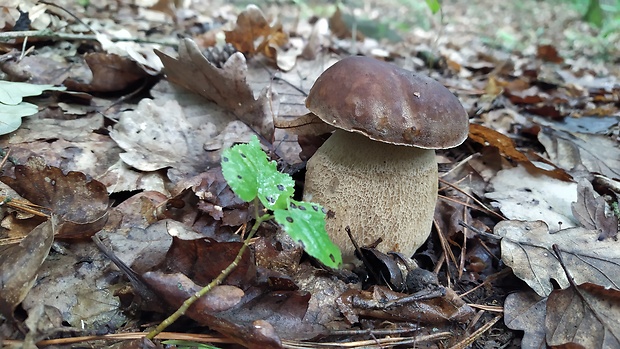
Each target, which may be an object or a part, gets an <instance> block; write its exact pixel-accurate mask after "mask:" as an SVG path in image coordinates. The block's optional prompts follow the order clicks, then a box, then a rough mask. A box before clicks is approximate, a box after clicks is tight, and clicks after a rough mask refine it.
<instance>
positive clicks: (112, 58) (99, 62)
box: [64, 52, 149, 92]
mask: <svg viewBox="0 0 620 349" xmlns="http://www.w3.org/2000/svg"><path fill="white" fill-rule="evenodd" d="M84 60H85V61H86V64H88V67H89V68H90V70H91V72H92V79H91V81H90V82H88V83H87V82H80V81H76V80H73V79H67V80H65V82H64V84H65V86H67V88H68V89H70V90H73V91H84V92H115V91H122V90H124V89H126V88H128V87H130V86H131V85H133V84H135V83H136V82H138V81H139V80H141V79H144V78H146V77H147V76H149V74H147V73H146V72H145V71H144V70H143V69H142V68H140V67H139V66H138V64H137V63H136V62H135V61H133V60H131V59H129V58H127V57H121V56H118V55H115V54H107V53H102V52H96V53H90V54H87V55H86V56H85V57H84Z"/></svg>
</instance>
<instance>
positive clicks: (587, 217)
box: [571, 178, 618, 240]
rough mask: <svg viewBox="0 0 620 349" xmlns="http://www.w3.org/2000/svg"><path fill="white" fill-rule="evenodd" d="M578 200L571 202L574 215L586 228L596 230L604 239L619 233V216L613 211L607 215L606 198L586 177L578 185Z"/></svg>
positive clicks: (600, 237)
mask: <svg viewBox="0 0 620 349" xmlns="http://www.w3.org/2000/svg"><path fill="white" fill-rule="evenodd" d="M577 194H578V197H577V202H574V203H572V204H571V209H572V212H573V216H575V218H577V220H578V221H579V223H581V225H583V227H584V228H586V229H590V230H596V231H597V232H598V233H599V239H601V240H603V239H606V238H610V237H615V236H616V235H618V217H616V216H615V215H614V214H612V213H611V212H610V213H609V215H606V214H605V212H606V206H607V203H606V202H605V198H603V197H602V196H600V195H598V194H597V193H596V192H595V191H594V188H592V184H591V183H590V182H589V181H588V180H587V179H585V178H583V179H581V180H580V181H579V184H578V186H577Z"/></svg>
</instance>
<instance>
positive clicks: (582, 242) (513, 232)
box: [494, 221, 620, 296]
mask: <svg viewBox="0 0 620 349" xmlns="http://www.w3.org/2000/svg"><path fill="white" fill-rule="evenodd" d="M494 233H495V234H496V235H498V236H500V237H502V243H501V244H502V246H501V247H502V260H503V261H504V262H505V263H506V265H507V266H509V267H511V268H512V270H513V272H514V274H515V275H516V276H517V277H518V278H520V279H521V280H523V281H525V282H526V283H527V284H528V285H529V286H530V287H531V288H532V289H533V290H534V291H535V292H536V293H537V294H538V295H540V296H548V295H549V294H550V293H551V291H553V285H552V283H551V279H554V280H555V281H556V282H557V284H558V285H560V287H561V288H567V287H568V286H569V282H568V279H567V277H566V274H565V272H564V270H563V269H562V266H561V265H560V263H559V261H558V259H557V257H556V256H555V254H554V252H553V249H552V246H553V245H557V246H558V248H559V250H560V252H561V253H562V258H563V260H564V264H565V266H566V267H567V269H568V271H569V272H570V273H571V276H572V277H573V279H574V280H575V283H577V284H582V283H585V282H591V283H595V284H598V285H601V286H604V287H610V288H614V289H616V290H620V241H614V240H613V239H606V240H603V241H600V240H599V239H598V232H596V231H594V230H588V229H584V228H570V229H564V230H560V231H558V232H556V233H549V228H548V227H547V225H546V224H545V223H544V222H542V221H535V222H525V221H502V222H499V223H498V224H497V225H496V226H495V229H494Z"/></svg>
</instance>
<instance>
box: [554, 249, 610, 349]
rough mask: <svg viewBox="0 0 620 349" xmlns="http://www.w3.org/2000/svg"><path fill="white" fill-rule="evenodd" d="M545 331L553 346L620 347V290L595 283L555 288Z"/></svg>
mask: <svg viewBox="0 0 620 349" xmlns="http://www.w3.org/2000/svg"><path fill="white" fill-rule="evenodd" d="M564 256H566V255H565V254H563V257H564ZM545 330H546V332H547V344H548V345H549V346H551V347H554V348H558V347H562V346H567V347H568V346H570V345H572V346H581V347H582V348H592V349H598V348H601V349H602V348H620V291H618V290H617V289H608V288H607V287H605V286H600V285H596V284H592V283H583V284H580V285H578V286H576V287H574V286H571V287H569V288H567V289H565V290H555V291H553V292H552V293H551V294H550V295H549V299H548V300H547V317H546V321H545Z"/></svg>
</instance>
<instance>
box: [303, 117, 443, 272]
mask: <svg viewBox="0 0 620 349" xmlns="http://www.w3.org/2000/svg"><path fill="white" fill-rule="evenodd" d="M304 200H308V201H314V202H317V203H320V204H322V205H324V206H325V207H326V209H328V210H330V211H332V212H333V213H334V215H333V216H331V215H329V214H328V217H327V225H326V229H327V232H328V233H329V234H330V235H331V237H332V240H333V241H334V242H335V243H336V244H338V245H339V246H340V248H341V249H342V252H343V257H345V258H347V259H349V260H350V259H351V258H353V255H354V254H353V253H354V248H353V245H352V244H351V242H350V240H349V237H348V235H347V233H346V231H345V228H346V227H347V226H349V227H350V229H351V232H352V234H353V237H354V238H355V239H356V241H357V242H358V243H359V244H360V245H362V246H363V245H368V244H372V243H373V242H375V241H376V240H377V239H379V238H381V239H382V240H383V242H382V243H381V244H380V245H379V250H381V251H384V252H387V251H399V252H402V253H404V254H406V255H408V256H411V255H413V253H414V252H415V250H416V249H417V248H418V247H420V245H422V244H423V243H424V241H426V239H427V238H428V236H429V234H430V230H431V224H432V221H433V212H434V209H435V202H436V200H437V163H436V162H435V151H434V150H432V149H421V148H417V147H411V146H402V145H392V144H387V143H383V142H377V141H373V140H370V139H368V138H367V137H365V136H363V135H361V134H357V133H352V132H347V131H343V130H340V129H338V130H336V131H335V132H334V134H333V135H332V136H331V137H330V138H329V139H328V140H327V141H326V142H325V143H324V144H323V145H322V146H321V147H320V148H319V149H318V150H317V152H316V153H315V154H314V156H313V157H312V158H311V159H310V160H309V161H308V164H307V172H306V181H305V188H304Z"/></svg>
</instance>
